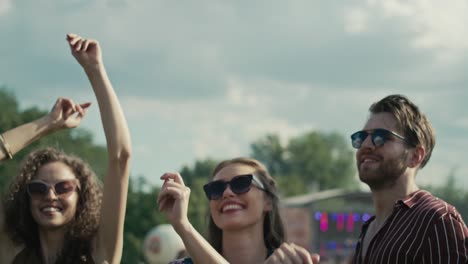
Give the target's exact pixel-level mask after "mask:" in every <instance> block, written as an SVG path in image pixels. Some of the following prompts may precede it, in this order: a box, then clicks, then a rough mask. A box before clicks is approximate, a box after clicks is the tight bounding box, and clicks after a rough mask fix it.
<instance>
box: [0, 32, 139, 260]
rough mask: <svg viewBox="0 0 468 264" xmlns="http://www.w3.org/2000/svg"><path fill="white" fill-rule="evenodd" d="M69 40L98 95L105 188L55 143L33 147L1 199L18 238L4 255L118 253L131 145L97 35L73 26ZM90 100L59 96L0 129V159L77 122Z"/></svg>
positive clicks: (111, 256) (12, 235) (102, 256)
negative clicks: (40, 113) (40, 112)
mask: <svg viewBox="0 0 468 264" xmlns="http://www.w3.org/2000/svg"><path fill="white" fill-rule="evenodd" d="M67 41H68V43H69V45H70V48H71V52H72V54H73V56H74V57H75V58H76V60H77V61H78V62H79V63H80V65H81V66H82V67H83V69H84V71H85V73H86V75H87V77H88V79H89V81H90V83H91V86H92V87H93V90H94V93H95V95H96V98H97V101H98V105H99V109H100V113H101V120H102V124H103V127H104V132H105V136H106V141H107V152H108V164H107V169H106V173H105V176H104V184H103V186H104V188H102V187H101V185H100V184H99V181H98V179H97V177H96V176H95V174H94V172H93V171H92V170H91V169H90V168H89V166H88V165H87V164H86V163H85V162H84V161H83V160H81V159H80V158H78V157H75V156H72V155H67V154H65V153H62V152H61V151H58V150H56V149H53V148H46V149H42V150H37V151H34V152H32V153H30V154H29V155H28V156H27V157H26V158H25V160H24V161H23V163H22V166H21V168H20V170H19V174H18V176H17V177H16V178H15V179H13V182H12V183H11V185H10V189H9V192H8V193H7V194H6V197H5V199H4V211H5V212H4V214H5V220H4V225H5V229H4V230H5V232H6V233H7V235H8V238H9V239H10V240H11V241H12V242H14V244H15V245H18V246H20V250H19V253H17V252H18V251H16V252H11V253H10V254H15V253H17V254H16V255H15V256H12V257H10V259H9V260H5V259H2V261H5V262H10V261H11V259H13V260H12V263H46V264H48V263H120V259H121V256H122V248H123V226H124V218H125V209H126V199H127V190H128V180H129V167H130V162H129V161H130V153H131V143H130V134H129V131H128V127H127V122H126V120H125V117H124V114H123V112H122V109H121V107H120V103H119V101H118V98H117V96H116V94H115V92H114V89H113V87H112V85H111V83H110V81H109V79H108V77H107V73H106V70H105V68H104V64H103V62H102V55H101V49H100V46H99V43H98V42H97V41H95V40H89V39H83V38H81V37H80V36H78V35H75V34H68V35H67ZM89 105H90V103H85V104H75V103H74V102H73V101H71V100H69V99H65V98H59V99H58V100H57V102H56V104H55V105H54V107H53V109H52V111H51V112H50V113H49V114H48V115H46V116H44V117H42V118H40V119H38V120H35V121H33V122H30V123H27V124H24V125H22V126H19V127H16V128H13V129H11V130H9V131H7V132H5V133H4V134H3V135H1V137H0V141H1V142H0V160H4V159H7V158H10V159H11V158H12V156H13V155H14V154H15V153H16V152H18V151H20V150H21V149H23V148H24V147H26V146H27V145H29V144H30V143H32V142H33V141H35V140H37V139H39V138H42V137H43V136H46V135H48V134H50V133H53V132H55V131H57V130H61V129H66V128H74V127H76V126H78V125H79V123H80V122H81V120H82V118H83V117H84V116H85V114H86V108H87V107H89ZM0 224H1V221H0ZM1 236H3V237H0V240H7V238H6V237H5V235H1ZM3 245H4V243H3V241H2V246H3ZM4 258H6V257H4Z"/></svg>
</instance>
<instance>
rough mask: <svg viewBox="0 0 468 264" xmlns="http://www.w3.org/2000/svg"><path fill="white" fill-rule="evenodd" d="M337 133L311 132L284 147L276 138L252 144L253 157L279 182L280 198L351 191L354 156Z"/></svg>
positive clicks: (293, 139)
mask: <svg viewBox="0 0 468 264" xmlns="http://www.w3.org/2000/svg"><path fill="white" fill-rule="evenodd" d="M348 145H349V144H348V142H346V141H345V140H344V138H343V137H342V136H341V135H339V134H337V133H330V134H326V133H322V132H317V131H312V132H309V133H305V134H303V135H299V136H297V137H295V138H291V139H290V140H289V141H288V143H287V145H286V146H283V145H282V144H281V142H280V139H279V136H278V135H275V134H269V135H266V136H265V137H263V138H260V139H258V140H257V141H255V142H254V143H252V145H251V148H252V156H253V157H254V158H257V159H258V160H260V161H262V162H263V163H264V164H265V165H266V167H267V168H268V169H269V171H270V173H271V174H272V175H273V176H274V177H275V178H276V179H277V180H278V182H279V184H280V189H281V190H282V192H283V195H285V196H289V195H294V194H303V193H305V192H307V191H310V190H325V189H331V188H353V187H355V186H357V182H356V180H355V179H354V174H355V169H354V156H353V154H352V150H351V149H350V147H349V146H348Z"/></svg>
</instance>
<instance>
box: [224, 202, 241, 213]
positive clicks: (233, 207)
mask: <svg viewBox="0 0 468 264" xmlns="http://www.w3.org/2000/svg"><path fill="white" fill-rule="evenodd" d="M241 209H243V208H242V206H240V205H238V204H228V205H226V206H223V208H222V210H221V211H222V212H223V213H224V212H227V211H233V210H241Z"/></svg>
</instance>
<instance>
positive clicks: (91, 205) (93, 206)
mask: <svg viewBox="0 0 468 264" xmlns="http://www.w3.org/2000/svg"><path fill="white" fill-rule="evenodd" d="M51 162H62V163H64V164H65V165H67V166H68V167H69V168H70V169H71V170H72V172H73V174H74V175H75V176H76V178H77V179H78V180H79V182H80V190H79V193H78V196H79V198H78V204H77V207H76V213H75V217H74V218H73V220H72V221H71V223H70V224H69V228H68V231H67V233H66V235H65V236H66V237H65V241H66V243H65V245H64V247H63V249H62V253H61V254H60V256H59V260H60V263H68V261H67V260H73V259H75V260H77V259H82V258H83V256H84V255H88V256H89V254H90V250H91V243H90V241H91V240H92V238H93V236H94V235H95V234H96V231H97V228H98V225H99V219H100V208H101V197H102V188H101V185H100V182H99V181H98V179H97V178H96V175H95V174H94V172H93V171H92V170H91V169H90V167H89V165H88V164H87V163H85V162H84V161H83V160H82V159H80V158H78V157H76V156H72V155H67V154H65V153H63V152H61V151H58V150H56V149H54V148H45V149H41V150H37V151H33V152H31V153H30V154H29V155H28V156H27V157H26V158H25V159H24V160H23V162H22V165H21V166H20V169H19V172H18V175H17V176H16V177H15V178H14V179H13V181H12V182H11V184H10V188H9V191H8V192H7V193H6V196H5V197H4V208H5V228H6V230H5V231H6V232H7V234H8V235H9V236H10V238H11V239H12V240H13V241H14V242H15V243H17V244H21V245H24V246H25V247H26V248H28V249H31V250H38V249H40V242H39V233H38V225H37V223H36V221H35V220H34V218H33V216H32V214H31V208H30V197H29V195H28V194H27V192H26V184H27V183H29V182H30V181H31V180H32V179H34V178H35V177H36V175H37V172H38V171H39V169H40V168H41V167H42V166H44V165H45V164H48V163H51ZM39 252H40V251H39ZM59 260H58V261H57V263H59Z"/></svg>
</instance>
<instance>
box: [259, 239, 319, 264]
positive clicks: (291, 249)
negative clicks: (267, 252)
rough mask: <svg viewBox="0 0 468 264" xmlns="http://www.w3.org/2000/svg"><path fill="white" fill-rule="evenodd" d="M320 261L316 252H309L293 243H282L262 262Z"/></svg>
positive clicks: (306, 263)
mask: <svg viewBox="0 0 468 264" xmlns="http://www.w3.org/2000/svg"><path fill="white" fill-rule="evenodd" d="M319 261H320V256H319V255H318V254H312V255H311V254H310V253H309V251H307V249H305V248H303V247H300V246H298V245H296V244H294V243H286V242H285V243H283V244H281V246H280V247H279V248H277V249H276V250H275V251H274V252H273V254H272V255H271V256H270V257H268V259H267V260H266V261H265V263H264V264H279V263H282V264H285V263H288V264H289V263H290V264H317V263H319Z"/></svg>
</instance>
